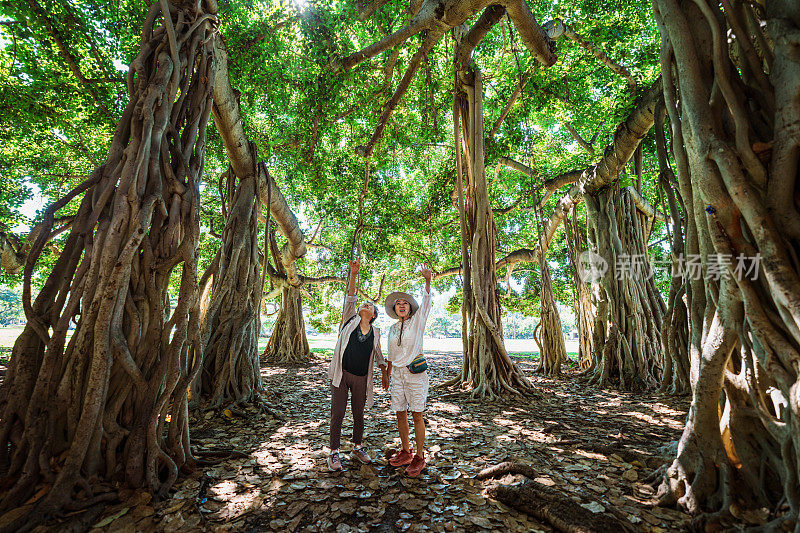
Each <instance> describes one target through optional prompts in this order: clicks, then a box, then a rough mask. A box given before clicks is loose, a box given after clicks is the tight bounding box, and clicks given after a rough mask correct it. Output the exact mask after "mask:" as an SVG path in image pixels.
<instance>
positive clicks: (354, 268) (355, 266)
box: [350, 259, 361, 276]
mask: <svg viewBox="0 0 800 533" xmlns="http://www.w3.org/2000/svg"><path fill="white" fill-rule="evenodd" d="M360 268H361V261H360V260H358V259H353V260H352V261H350V275H351V276H355V275H356V274H358V270H359V269H360Z"/></svg>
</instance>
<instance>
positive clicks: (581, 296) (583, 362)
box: [564, 206, 594, 370]
mask: <svg viewBox="0 0 800 533" xmlns="http://www.w3.org/2000/svg"><path fill="white" fill-rule="evenodd" d="M564 226H565V228H564V229H565V232H566V235H567V243H568V245H569V249H570V258H569V260H570V267H571V269H572V279H573V282H574V285H573V286H574V288H575V291H574V293H573V294H574V298H575V324H576V326H577V327H578V366H579V367H580V369H581V370H586V369H588V368H589V367H590V366H591V364H592V338H593V337H594V307H593V306H592V286H591V284H590V283H588V282H587V280H585V279H583V277H582V276H581V273H580V268H579V266H578V265H579V263H580V260H581V256H582V254H583V252H585V251H586V240H585V239H584V236H583V232H582V231H581V227H580V226H579V225H578V217H577V206H575V207H573V208H572V215H571V218H570V217H568V216H565V217H564Z"/></svg>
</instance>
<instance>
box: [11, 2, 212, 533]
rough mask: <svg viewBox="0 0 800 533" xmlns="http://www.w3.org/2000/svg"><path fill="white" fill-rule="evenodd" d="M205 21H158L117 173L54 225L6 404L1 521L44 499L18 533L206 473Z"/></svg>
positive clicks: (117, 154)
mask: <svg viewBox="0 0 800 533" xmlns="http://www.w3.org/2000/svg"><path fill="white" fill-rule="evenodd" d="M192 6H193V7H192ZM192 6H189V5H186V4H168V3H167V2H166V1H164V0H162V1H161V3H160V4H154V5H152V6H151V8H150V10H149V12H148V16H147V18H146V20H145V26H144V30H143V32H142V38H141V43H140V49H139V55H138V56H137V57H136V59H135V60H134V61H133V63H132V64H131V68H130V70H129V74H128V91H129V95H130V102H129V103H128V105H127V107H126V108H125V111H124V112H123V114H122V118H121V119H120V122H119V125H118V126H117V129H116V132H115V134H114V138H113V140H112V144H111V148H110V150H109V155H108V158H107V159H106V161H105V163H104V164H103V165H101V166H100V167H99V168H98V169H97V170H96V171H95V172H94V173H93V174H92V176H91V177H90V179H89V180H87V181H86V182H84V183H83V184H82V185H81V186H79V187H78V188H77V189H76V190H74V191H72V192H71V193H70V194H69V195H67V196H66V197H65V198H64V199H62V200H61V201H59V202H56V204H54V205H53V206H51V207H50V208H49V209H48V211H47V213H46V215H45V217H46V226H47V227H45V228H44V229H43V231H42V232H41V234H40V236H39V238H38V239H37V240H36V242H35V244H34V246H33V249H32V250H31V253H30V257H29V259H28V261H27V264H26V268H25V286H24V305H25V311H26V315H27V318H28V324H27V325H26V327H25V330H24V331H23V333H22V334H21V335H20V337H19V338H18V339H17V342H16V343H15V346H14V351H13V355H12V358H11V365H10V368H9V372H8V375H7V377H6V381H5V382H4V384H3V386H2V389H0V420H1V421H0V471H2V472H3V486H4V487H7V491H6V492H5V493H4V494H3V499H2V503H0V512H7V511H9V510H10V509H12V508H14V507H19V506H21V505H23V504H24V503H25V502H27V501H29V499H30V498H31V497H32V496H33V495H34V494H35V493H36V492H37V491H39V490H43V491H44V492H45V495H44V496H43V497H41V498H40V499H38V501H36V503H35V504H32V505H31V507H29V508H28V509H27V511H25V512H20V511H18V510H15V511H13V512H14V513H15V515H14V517H15V518H11V515H6V518H5V519H2V518H0V521H2V523H3V528H2V529H4V530H7V531H15V530H17V531H18V530H20V529H30V528H32V527H34V526H35V525H36V524H37V523H39V522H41V521H42V520H46V519H48V518H49V517H51V516H52V515H53V514H54V513H56V512H58V511H61V510H77V509H81V508H84V507H87V506H90V505H92V504H94V503H96V502H98V501H103V500H105V499H108V498H109V497H110V495H111V494H112V492H113V490H114V489H113V486H114V485H112V482H114V483H116V482H121V483H123V484H125V485H127V486H130V487H145V488H147V489H149V490H152V491H153V492H155V493H156V494H158V495H160V496H164V495H166V493H167V490H168V489H169V488H170V487H171V486H172V484H173V483H174V481H175V479H176V478H177V476H178V472H179V470H180V469H182V468H187V467H191V465H192V463H193V460H192V457H191V452H190V448H189V427H188V410H187V392H188V387H189V384H190V383H191V380H192V378H193V376H194V374H195V373H196V372H197V370H198V368H199V365H197V361H199V358H195V359H193V358H192V357H191V354H190V353H191V352H192V351H194V352H195V353H196V352H197V351H199V350H200V339H199V328H198V324H199V306H198V302H199V295H198V283H197V277H196V271H197V249H198V240H199V233H200V225H199V219H198V202H199V188H198V184H199V181H200V178H201V175H202V172H203V162H204V154H205V131H206V124H207V121H208V117H209V114H210V113H211V105H212V90H213V79H214V76H213V68H214V63H213V48H212V47H213V41H214V36H215V20H216V17H215V13H214V12H205V11H203V10H202V9H199V8H198V6H199V4H193V5H192ZM204 7H205V5H204ZM210 9H212V10H213V9H215V8H214V7H210ZM162 19H163V20H162ZM209 80H210V81H211V82H209ZM82 192H86V194H85V195H84V196H83V199H82V201H81V204H80V207H79V210H78V214H77V216H76V218H75V221H74V223H73V226H72V228H71V231H70V233H69V236H68V237H67V243H66V245H65V247H64V253H63V254H62V255H61V256H60V257H59V259H58V261H57V262H56V265H55V266H54V268H53V271H52V273H51V274H50V276H49V277H48V279H47V281H46V282H45V285H44V287H43V289H42V291H41V292H40V293H39V296H38V297H37V298H36V301H35V303H34V304H33V305H31V304H30V293H31V287H30V280H31V273H32V270H33V266H34V263H35V261H36V259H37V258H38V256H39V254H40V253H41V251H42V248H43V246H44V243H45V241H46V239H47V236H48V235H49V234H50V230H51V228H52V224H53V222H54V214H55V212H56V211H57V210H58V209H60V208H61V207H63V206H64V205H66V203H67V201H69V199H70V198H72V197H75V196H77V195H79V194H80V193H82ZM176 268H179V269H180V273H179V275H178V279H179V281H178V291H177V298H176V299H174V300H171V299H170V290H169V289H170V280H171V279H172V278H174V277H175V276H173V271H174V270H175V269H176ZM73 319H75V320H76V322H77V327H76V328H75V331H74V333H73V335H72V337H71V339H70V340H69V341H67V340H66V337H67V330H68V327H69V325H70V321H71V320H73ZM193 361H194V363H193Z"/></svg>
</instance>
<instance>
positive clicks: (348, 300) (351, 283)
mask: <svg viewBox="0 0 800 533" xmlns="http://www.w3.org/2000/svg"><path fill="white" fill-rule="evenodd" d="M360 267H361V263H360V262H359V260H358V259H354V260H352V261H350V275H349V276H348V277H347V292H346V293H345V295H344V302H343V304H342V322H341V323H340V324H339V329H340V330H341V329H342V326H344V324H345V322H347V321H348V320H350V318H351V317H353V316H355V314H356V296H355V295H356V276H358V269H359V268H360Z"/></svg>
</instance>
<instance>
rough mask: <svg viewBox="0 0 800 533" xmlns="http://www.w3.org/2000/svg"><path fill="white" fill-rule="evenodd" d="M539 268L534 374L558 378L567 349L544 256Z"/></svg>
mask: <svg viewBox="0 0 800 533" xmlns="http://www.w3.org/2000/svg"><path fill="white" fill-rule="evenodd" d="M539 268H540V269H541V270H540V272H541V276H542V293H541V295H540V300H541V310H540V312H539V316H540V320H539V323H538V324H537V325H536V329H535V330H534V339H535V340H536V344H538V345H539V366H538V367H536V370H535V372H541V373H543V374H545V375H547V376H558V375H560V374H561V365H562V364H563V363H566V362H567V349H566V347H565V346H564V333H563V331H562V329H561V317H559V316H558V309H557V308H556V301H555V299H554V298H553V280H552V278H551V277H550V265H548V264H547V262H546V261H545V260H544V254H541V255H540V256H539Z"/></svg>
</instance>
